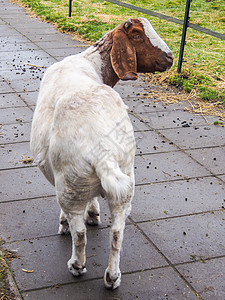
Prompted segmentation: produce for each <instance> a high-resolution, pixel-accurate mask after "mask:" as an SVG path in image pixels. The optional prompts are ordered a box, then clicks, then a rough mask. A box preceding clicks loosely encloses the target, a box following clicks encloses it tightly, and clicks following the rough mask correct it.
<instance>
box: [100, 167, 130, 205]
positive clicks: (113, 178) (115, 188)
mask: <svg viewBox="0 0 225 300" xmlns="http://www.w3.org/2000/svg"><path fill="white" fill-rule="evenodd" d="M96 172H97V175H98V177H99V179H100V181H101V185H102V188H103V190H104V192H105V193H106V194H108V195H109V196H111V197H113V198H114V199H116V198H117V199H118V198H119V199H121V198H122V197H126V196H127V195H128V194H129V192H130V190H131V187H132V181H131V178H130V177H129V176H128V175H126V174H124V173H123V172H122V171H121V169H120V167H119V165H118V163H116V162H109V161H108V162H105V163H104V164H101V166H98V167H97V168H96Z"/></svg>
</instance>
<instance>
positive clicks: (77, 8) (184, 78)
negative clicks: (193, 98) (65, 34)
mask: <svg viewBox="0 0 225 300" xmlns="http://www.w3.org/2000/svg"><path fill="white" fill-rule="evenodd" d="M15 1H17V2H19V3H22V4H23V5H25V6H27V7H29V8H30V9H31V10H32V11H34V12H35V14H36V15H38V16H40V17H42V18H44V19H45V20H47V21H51V22H54V23H56V24H57V26H58V28H59V29H60V30H63V31H70V32H74V33H76V34H77V35H79V36H81V37H82V38H85V39H88V40H90V41H96V40H97V39H99V38H100V37H101V36H102V35H103V34H105V33H106V32H107V31H109V30H111V29H113V28H114V27H115V26H116V25H118V24H119V23H121V22H123V21H124V20H126V19H127V18H128V17H131V18H135V17H139V16H144V17H147V18H148V19H149V20H150V21H151V23H152V25H153V26H154V28H155V29H156V31H157V32H158V33H159V35H160V36H161V37H162V38H163V39H164V40H165V41H166V42H167V44H168V45H169V46H170V48H171V49H172V50H173V53H174V57H175V65H174V67H173V68H172V69H171V70H170V71H169V72H168V74H169V76H168V82H169V83H170V84H173V85H177V86H182V87H183V88H184V90H185V91H187V92H191V91H192V90H193V89H194V90H195V91H196V92H197V95H198V96H199V97H200V98H202V99H204V100H213V101H217V102H218V101H219V102H221V103H224V104H225V71H224V70H225V42H224V41H222V40H220V39H217V38H215V37H212V36H208V35H205V34H203V33H201V32H197V31H194V30H193V29H191V28H188V32H187V39H186V46H185V52H184V60H185V62H184V63H183V67H182V73H181V74H179V75H178V74H177V73H176V69H177V63H178V56H179V48H180V41H181V34H182V26H181V25H178V24H175V23H170V22H167V21H164V20H161V19H158V18H155V17H151V16H147V15H144V14H141V13H138V12H136V11H133V10H129V9H126V8H123V7H120V6H117V5H114V4H111V3H109V2H106V1H101V0H94V1H93V0H76V1H73V13H72V17H71V18H69V17H68V2H69V1H68V0H15ZM124 2H127V3H130V4H133V5H136V6H139V7H143V8H146V9H150V10H154V11H156V12H160V13H163V14H166V15H169V16H173V17H176V18H179V19H183V18H184V12H185V5H186V1H185V0H157V1H155V0H154V1H152V0H138V1H136V0H124ZM224 11H225V1H224V0H211V1H206V0H195V1H192V2H191V9H190V22H191V23H194V24H197V25H200V26H203V27H206V28H208V29H211V30H214V31H217V32H220V33H224V32H225V15H224ZM161 76H163V75H161Z"/></svg>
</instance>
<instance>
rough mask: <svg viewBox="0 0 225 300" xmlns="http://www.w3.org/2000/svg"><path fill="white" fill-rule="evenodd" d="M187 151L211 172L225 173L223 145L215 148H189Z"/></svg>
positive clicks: (224, 148)
mask: <svg viewBox="0 0 225 300" xmlns="http://www.w3.org/2000/svg"><path fill="white" fill-rule="evenodd" d="M224 141H225V140H224ZM187 153H189V154H190V156H191V157H193V158H194V159H196V160H197V161H198V162H200V163H201V164H203V165H204V166H206V167H207V169H209V170H210V171H211V172H212V173H214V174H225V163H224V162H225V145H224V146H220V147H216V148H204V149H198V150H190V151H187Z"/></svg>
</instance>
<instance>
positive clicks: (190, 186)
mask: <svg viewBox="0 0 225 300" xmlns="http://www.w3.org/2000/svg"><path fill="white" fill-rule="evenodd" d="M212 199H213V201H212ZM224 199H225V185H224V184H223V183H222V182H221V181H220V180H218V179H217V178H215V177H204V178H199V179H190V180H181V181H174V182H166V183H157V184H150V185H142V186H137V187H136V189H135V195H134V199H133V205H132V212H131V217H132V219H133V220H134V221H135V222H142V221H148V220H154V219H164V218H170V217H178V216H181V215H189V214H195V213H201V212H207V211H213V210H219V209H221V208H223V206H224V205H225V202H224Z"/></svg>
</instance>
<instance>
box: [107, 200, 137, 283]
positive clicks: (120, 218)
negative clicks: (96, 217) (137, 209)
mask: <svg viewBox="0 0 225 300" xmlns="http://www.w3.org/2000/svg"><path fill="white" fill-rule="evenodd" d="M130 206H131V205H130V204H126V205H125V207H124V206H117V207H115V208H111V213H112V219H113V221H112V222H113V223H112V227H111V231H110V255H109V265H108V267H107V269H106V271H105V276H104V282H105V286H106V288H109V289H116V288H117V287H118V286H119V285H120V282H121V272H120V268H119V263H120V250H121V246H122V242H123V232H124V228H125V220H126V216H127V215H128V214H129V212H130Z"/></svg>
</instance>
